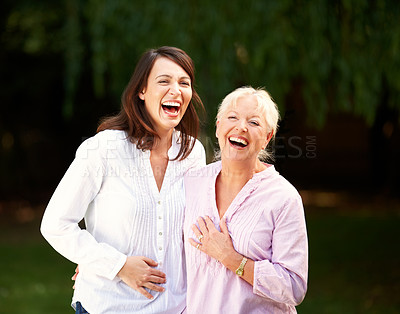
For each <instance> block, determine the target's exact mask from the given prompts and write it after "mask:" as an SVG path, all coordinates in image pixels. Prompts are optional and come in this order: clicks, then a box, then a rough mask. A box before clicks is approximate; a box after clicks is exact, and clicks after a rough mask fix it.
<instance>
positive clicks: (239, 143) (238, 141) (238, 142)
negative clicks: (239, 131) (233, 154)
mask: <svg viewBox="0 0 400 314" xmlns="http://www.w3.org/2000/svg"><path fill="white" fill-rule="evenodd" d="M229 142H230V143H231V144H232V145H233V146H236V147H241V148H243V147H246V146H247V145H249V143H248V142H247V141H246V140H245V139H243V138H239V137H234V136H231V137H230V138H229Z"/></svg>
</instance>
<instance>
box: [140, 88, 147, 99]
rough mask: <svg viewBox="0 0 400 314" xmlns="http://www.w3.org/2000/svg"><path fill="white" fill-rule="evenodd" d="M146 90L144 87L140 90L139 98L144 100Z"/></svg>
mask: <svg viewBox="0 0 400 314" xmlns="http://www.w3.org/2000/svg"><path fill="white" fill-rule="evenodd" d="M145 92H146V91H145V90H144V89H143V90H142V91H141V92H139V98H140V99H141V100H144V93H145Z"/></svg>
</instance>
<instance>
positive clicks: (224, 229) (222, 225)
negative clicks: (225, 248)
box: [219, 217, 229, 234]
mask: <svg viewBox="0 0 400 314" xmlns="http://www.w3.org/2000/svg"><path fill="white" fill-rule="evenodd" d="M219 227H220V228H221V231H222V233H224V234H229V231H228V226H227V225H226V218H225V217H224V218H223V219H221V221H220V223H219Z"/></svg>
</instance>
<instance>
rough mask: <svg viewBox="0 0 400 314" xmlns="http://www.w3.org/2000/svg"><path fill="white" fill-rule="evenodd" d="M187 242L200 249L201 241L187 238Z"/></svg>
mask: <svg viewBox="0 0 400 314" xmlns="http://www.w3.org/2000/svg"><path fill="white" fill-rule="evenodd" d="M189 243H190V244H191V245H192V246H194V247H195V248H196V249H199V250H200V249H201V243H198V242H196V241H195V240H193V239H189Z"/></svg>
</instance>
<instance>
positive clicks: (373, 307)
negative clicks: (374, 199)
mask: <svg viewBox="0 0 400 314" xmlns="http://www.w3.org/2000/svg"><path fill="white" fill-rule="evenodd" d="M306 216H307V228H308V234H309V245H310V268H309V289H308V292H307V295H306V298H305V300H304V302H303V303H302V304H301V305H300V306H298V308H297V309H298V312H299V313H305V314H307V313H318V314H324V313H327V314H328V313H332V314H336V313H340V314H346V313H351V314H353V313H371V314H372V313H384V314H387V313H399V312H400V267H399V266H400V250H399V243H400V242H399V240H400V215H399V214H398V212H396V211H391V212H385V213H382V212H380V211H377V210H375V209H372V210H371V209H368V210H366V211H360V210H358V211H351V210H350V209H342V210H328V209H322V208H307V211H306ZM0 252H1V258H0V269H1V276H0V313H14V314H19V313H21V314H35V313H57V314H63V313H66V314H67V313H69V314H71V313H73V310H72V308H71V307H70V300H71V296H72V288H71V287H72V281H71V279H70V277H71V276H72V274H73V272H74V269H75V265H74V264H72V263H70V262H69V261H67V260H65V259H64V258H63V257H62V256H60V255H59V254H58V253H56V252H55V251H54V250H53V249H52V248H51V247H50V246H49V245H48V244H47V243H46V242H45V241H44V240H43V239H42V237H41V235H40V234H39V218H38V217H36V218H35V219H34V220H33V221H31V222H28V223H23V224H22V223H16V222H10V223H6V222H4V221H3V220H1V223H0Z"/></svg>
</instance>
